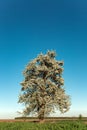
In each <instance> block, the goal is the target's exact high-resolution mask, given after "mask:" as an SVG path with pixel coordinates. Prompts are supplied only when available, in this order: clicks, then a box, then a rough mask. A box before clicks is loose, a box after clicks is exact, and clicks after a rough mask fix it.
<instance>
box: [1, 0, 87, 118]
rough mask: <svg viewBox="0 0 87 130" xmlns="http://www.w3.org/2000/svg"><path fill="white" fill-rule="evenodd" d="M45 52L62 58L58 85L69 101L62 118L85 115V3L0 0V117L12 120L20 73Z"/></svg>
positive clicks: (80, 1)
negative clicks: (60, 78)
mask: <svg viewBox="0 0 87 130" xmlns="http://www.w3.org/2000/svg"><path fill="white" fill-rule="evenodd" d="M47 50H56V52H57V57H56V59H58V60H64V73H63V77H64V80H65V85H64V86H65V88H66V93H67V94H69V95H71V102H72V105H71V109H70V111H69V112H67V113H66V114H65V116H66V115H69V116H76V115H78V114H80V113H81V114H83V115H85V116H87V104H86V100H87V94H86V92H87V81H86V80H87V78H86V77H87V1H86V0H84V1H82V0H79V1H78V0H73V1H72V0H71V1H69V0H66V1H65V0H64V1H58V0H54V1H52V0H50V1H49V0H42V1H41V0H37V1H36V0H32V1H28V0H15V1H11V0H8V1H7V0H1V1H0V118H14V117H15V116H18V115H17V113H16V112H17V111H19V110H21V109H22V108H23V106H22V105H20V104H18V103H17V101H18V95H19V93H20V89H21V86H20V84H19V83H20V82H21V81H22V80H23V75H22V71H23V70H24V68H25V66H26V65H27V63H28V62H29V61H30V60H32V59H33V58H35V57H36V56H37V55H38V54H39V53H40V52H43V53H46V51H47ZM57 113H58V112H57ZM58 116H61V115H60V114H58ZM62 116H63V115H62Z"/></svg>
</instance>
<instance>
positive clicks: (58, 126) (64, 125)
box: [0, 121, 87, 130]
mask: <svg viewBox="0 0 87 130" xmlns="http://www.w3.org/2000/svg"><path fill="white" fill-rule="evenodd" d="M0 130H87V124H85V123H84V122H83V121H57V122H45V123H42V124H40V123H34V122H0Z"/></svg>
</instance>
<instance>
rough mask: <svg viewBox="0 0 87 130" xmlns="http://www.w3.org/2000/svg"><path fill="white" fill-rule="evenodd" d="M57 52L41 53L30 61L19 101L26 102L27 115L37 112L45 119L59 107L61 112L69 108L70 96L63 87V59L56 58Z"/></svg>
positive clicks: (25, 112) (25, 111) (25, 113)
mask: <svg viewBox="0 0 87 130" xmlns="http://www.w3.org/2000/svg"><path fill="white" fill-rule="evenodd" d="M55 56H56V53H55V52H54V51H48V52H47V54H45V55H44V54H40V55H38V56H37V58H35V59H34V60H32V61H31V62H29V64H28V65H27V66H26V68H25V70H24V72H23V75H24V81H23V82H22V83H21V85H22V89H21V91H22V92H21V95H20V96H19V103H24V105H25V109H24V111H23V114H24V115H25V116H27V115H29V114H31V113H33V114H34V113H36V114H37V115H38V118H39V119H44V117H46V116H48V115H49V114H50V113H52V112H54V108H57V109H58V110H59V111H60V112H61V113H64V112H66V111H68V110H69V107H70V97H69V96H68V95H66V93H65V90H64V88H63V85H64V79H63V78H62V72H63V64H64V63H63V61H57V60H56V59H55Z"/></svg>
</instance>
